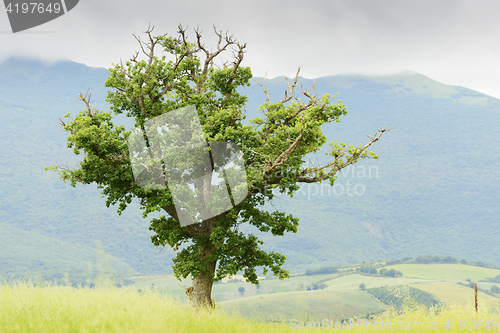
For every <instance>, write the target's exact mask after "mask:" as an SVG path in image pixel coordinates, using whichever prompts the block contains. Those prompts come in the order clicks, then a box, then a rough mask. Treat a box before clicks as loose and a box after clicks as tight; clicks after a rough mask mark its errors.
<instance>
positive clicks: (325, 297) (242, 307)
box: [220, 290, 385, 321]
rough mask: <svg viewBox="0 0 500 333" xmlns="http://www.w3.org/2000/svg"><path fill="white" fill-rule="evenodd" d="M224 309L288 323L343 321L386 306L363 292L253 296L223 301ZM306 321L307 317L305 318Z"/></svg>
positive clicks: (378, 310) (374, 311) (314, 292)
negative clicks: (322, 319) (301, 320)
mask: <svg viewBox="0 0 500 333" xmlns="http://www.w3.org/2000/svg"><path fill="white" fill-rule="evenodd" d="M220 306H221V308H222V309H224V310H225V311H227V312H229V313H233V312H237V313H239V314H241V315H244V316H245V317H248V318H253V319H263V320H277V321H288V320H290V319H291V318H304V316H305V317H307V318H311V319H312V318H329V319H333V320H340V319H342V318H351V317H354V316H361V315H364V314H367V313H372V314H373V313H377V312H380V311H381V310H383V309H384V308H385V307H384V306H383V305H382V304H380V302H378V301H377V300H376V299H374V298H373V297H372V296H371V295H370V294H368V293H366V292H362V291H361V290H343V291H330V290H313V291H309V292H289V293H277V294H267V295H262V296H251V297H247V298H241V299H234V300H230V301H225V302H221V303H220ZM304 319H305V318H304Z"/></svg>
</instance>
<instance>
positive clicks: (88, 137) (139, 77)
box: [51, 26, 386, 305]
mask: <svg viewBox="0 0 500 333" xmlns="http://www.w3.org/2000/svg"><path fill="white" fill-rule="evenodd" d="M152 31H153V29H148V30H147V31H146V32H145V35H146V40H145V41H143V40H141V38H140V37H138V36H135V35H134V37H135V38H136V39H137V41H138V43H139V46H140V51H139V52H137V53H136V54H135V55H134V56H133V57H132V58H131V59H130V60H129V61H126V62H125V63H123V62H120V63H119V64H116V65H114V67H112V68H111V69H110V75H109V78H108V79H107V81H106V84H105V85H106V87H109V88H112V89H114V90H112V91H110V92H109V93H108V96H107V102H108V103H109V105H110V109H111V110H110V111H109V112H108V111H100V110H97V109H96V108H95V107H93V106H92V104H91V101H90V95H85V96H84V95H82V94H81V95H80V99H81V100H82V101H83V102H84V104H85V110H84V111H81V112H80V113H79V114H78V115H77V116H75V117H74V118H73V119H69V120H62V119H61V124H62V125H63V127H64V129H65V130H66V131H67V132H68V133H69V136H68V138H67V142H68V148H71V149H73V151H74V153H75V154H82V155H83V158H82V161H81V162H80V165H79V166H78V167H77V168H75V169H69V168H67V167H61V166H55V167H51V168H52V169H56V170H58V171H59V172H60V175H61V178H62V179H63V180H65V181H70V182H71V184H72V185H73V186H75V185H76V183H83V184H91V183H95V184H97V186H98V188H99V189H101V191H102V194H103V197H105V198H106V205H107V206H108V207H109V206H111V205H117V206H118V213H119V214H121V212H123V210H124V209H126V207H127V206H128V205H129V204H130V203H131V202H132V200H133V199H136V200H138V202H139V203H140V208H141V209H142V211H143V216H144V218H146V217H147V216H148V215H149V214H150V213H153V212H164V213H166V215H163V216H161V217H159V218H152V219H151V225H150V230H152V231H153V232H154V236H152V242H153V243H154V245H156V246H167V245H168V246H170V247H172V248H173V249H174V250H175V251H177V252H178V253H177V257H176V258H174V260H173V262H174V266H173V269H174V274H175V275H176V276H177V277H178V278H187V277H188V276H190V277H192V278H193V287H192V288H191V289H190V290H189V292H188V291H187V293H188V295H189V296H190V298H191V299H192V300H193V302H194V303H195V304H198V305H206V304H211V303H212V300H211V298H210V295H211V289H212V284H213V282H215V281H219V280H221V279H222V278H224V277H228V276H229V277H230V276H232V275H235V274H237V273H238V272H240V271H242V272H243V276H244V277H245V278H246V280H247V281H248V282H251V283H254V284H258V280H257V274H256V268H258V267H263V269H264V273H267V271H268V270H271V271H272V272H273V274H274V275H275V276H277V277H279V278H280V279H283V278H286V277H288V272H287V271H286V270H284V269H283V268H282V265H283V264H284V262H285V256H284V255H282V254H279V253H276V252H272V251H270V252H267V251H265V250H264V249H262V247H261V245H262V244H263V242H262V241H261V240H259V239H258V238H257V237H256V236H255V235H253V234H245V233H243V232H242V231H241V230H240V228H239V226H240V225H241V224H242V223H249V224H250V225H253V226H254V227H255V228H257V229H258V230H259V231H261V232H271V234H272V235H274V236H283V235H284V234H285V232H297V226H298V224H299V221H298V219H297V218H295V217H293V216H292V215H290V214H286V213H285V212H279V211H273V212H270V211H267V210H265V209H263V208H262V206H263V205H264V204H265V203H266V202H268V201H270V200H272V199H273V196H274V193H275V192H274V191H273V189H276V190H275V191H279V192H281V193H286V194H288V195H290V196H293V193H294V192H295V191H297V190H298V189H299V185H300V183H315V182H322V181H328V182H329V183H330V185H332V186H333V184H334V181H335V179H336V173H337V172H338V171H340V170H342V169H343V168H345V167H347V166H349V165H351V164H353V163H356V162H357V161H358V160H359V159H361V158H364V157H367V158H377V155H376V154H375V153H373V152H370V151H368V150H367V149H368V147H370V146H371V145H372V144H373V143H374V142H376V141H378V140H379V138H380V137H381V135H382V134H383V133H384V132H385V131H386V129H385V128H384V129H381V130H377V133H376V135H375V136H373V137H371V138H370V140H369V141H368V143H366V144H365V145H358V146H353V145H348V144H346V143H343V142H340V143H339V142H332V143H330V150H329V152H328V153H327V154H328V155H329V156H330V161H329V162H328V163H326V164H324V165H322V166H317V167H304V159H305V157H306V156H307V155H308V154H310V153H313V152H317V151H318V150H319V149H320V148H321V147H322V146H323V145H324V144H325V143H326V141H327V138H326V137H325V136H324V135H323V133H322V130H321V127H322V126H323V125H325V124H328V123H332V122H338V121H339V119H340V117H341V116H343V115H346V113H347V111H346V108H345V106H344V105H343V104H342V103H341V102H340V101H336V102H335V101H334V97H332V96H331V95H329V94H325V95H323V96H321V97H318V96H317V95H315V93H314V88H309V89H304V88H303V87H302V85H300V84H299V82H298V75H299V71H300V68H299V71H298V72H297V75H296V76H295V78H292V79H290V80H288V79H287V80H286V84H287V87H286V91H285V95H284V97H283V99H281V100H279V101H272V100H271V98H270V96H269V94H268V90H266V87H265V79H264V80H263V81H262V82H261V83H260V84H261V86H262V89H263V94H265V96H266V102H265V103H264V104H263V105H261V106H260V112H261V114H262V116H261V117H257V118H254V119H251V120H250V125H244V124H243V123H242V120H243V119H244V117H245V104H246V102H247V97H246V96H244V95H242V94H241V93H240V92H239V91H238V88H239V87H244V86H248V85H250V79H251V78H252V72H251V70H250V68H249V67H243V66H242V62H243V58H244V54H245V48H246V44H242V43H239V42H238V41H237V40H236V39H235V38H234V37H232V36H230V35H228V34H227V33H225V34H224V33H222V32H221V31H217V30H216V29H215V28H214V33H215V35H216V37H217V43H216V46H215V47H214V48H213V49H212V48H209V47H208V46H206V45H205V44H204V43H203V41H202V32H201V31H200V30H198V29H196V30H195V31H194V38H193V39H189V38H188V34H187V29H184V28H182V27H181V26H179V30H178V32H177V35H176V36H168V35H160V36H153V34H152ZM226 53H230V54H231V56H230V60H224V61H222V60H221V58H222V55H224V54H226ZM298 90H300V91H298ZM192 106H194V108H195V110H196V113H197V115H198V118H199V123H200V125H201V128H202V131H203V136H204V138H203V139H204V141H205V142H206V143H207V144H208V148H207V149H208V151H210V150H211V149H210V147H214V146H211V145H212V144H215V143H217V142H219V143H220V142H223V143H224V142H227V143H230V144H232V145H234V146H237V147H239V149H240V150H241V154H242V160H243V164H244V168H245V171H246V173H245V175H246V183H245V184H244V186H245V187H246V188H245V192H244V193H246V194H245V196H244V198H243V200H242V201H241V202H239V203H237V204H236V203H235V204H234V205H233V206H232V207H231V208H230V209H228V210H226V211H224V212H222V213H220V214H218V215H216V216H212V217H210V218H207V219H204V220H202V221H201V222H199V223H193V224H189V225H185V226H182V225H181V223H180V222H179V215H178V210H177V209H176V207H175V203H174V198H173V195H172V192H171V190H170V188H169V186H170V183H171V182H172V179H170V182H169V179H168V177H167V176H166V175H165V174H164V173H161V172H160V173H159V175H160V177H164V181H165V184H168V185H169V186H166V188H145V187H141V186H139V185H138V184H137V182H136V179H134V172H133V168H132V163H131V155H130V150H129V145H128V142H129V141H128V140H129V138H130V136H131V135H132V131H126V130H125V128H124V127H123V126H117V125H115V124H114V123H113V115H119V114H126V115H127V116H128V117H131V118H133V119H134V120H135V127H136V129H138V130H139V132H141V131H142V133H143V134H144V138H145V140H146V141H147V137H146V135H145V132H146V127H147V126H148V124H149V122H150V121H151V120H153V119H155V118H156V117H159V116H161V115H164V114H166V113H169V112H171V111H173V110H178V109H181V108H186V107H192ZM66 117H67V118H69V114H68V115H67V116H66ZM148 147H149V148H151V149H152V150H154V149H158V148H157V147H156V148H155V147H154V143H151V142H150V143H148ZM211 152H212V153H214V151H213V149H212V151H211ZM212 155H213V154H212ZM184 162H185V161H184ZM155 163H156V165H157V167H158V168H159V170H160V171H161V170H164V169H165V167H166V164H167V163H166V161H165V160H164V159H162V158H157V159H156V161H155ZM175 163H183V161H180V160H179V161H176V162H175ZM145 167H147V169H148V170H150V167H148V166H145ZM209 167H211V168H212V169H214V168H215V167H216V162H215V161H214V159H212V164H211V165H209ZM209 169H210V168H209ZM205 171H206V170H205ZM209 171H210V170H209ZM206 175H208V176H206ZM205 176H206V177H204V178H203V179H202V181H198V182H195V183H194V188H193V191H194V192H195V193H197V195H198V197H199V198H200V201H201V202H202V204H203V205H208V201H209V196H207V195H206V193H207V190H210V189H211V186H212V182H213V179H211V178H212V177H213V176H212V173H210V172H209V173H206V172H205ZM231 190H232V189H231V188H229V186H228V191H231Z"/></svg>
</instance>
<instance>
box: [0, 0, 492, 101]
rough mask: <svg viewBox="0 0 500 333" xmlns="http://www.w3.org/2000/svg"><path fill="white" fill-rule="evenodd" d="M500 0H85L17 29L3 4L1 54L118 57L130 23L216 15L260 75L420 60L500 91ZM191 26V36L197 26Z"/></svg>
mask: <svg viewBox="0 0 500 333" xmlns="http://www.w3.org/2000/svg"><path fill="white" fill-rule="evenodd" d="M499 14H500V1H497V0H418V1H414V0H320V1H314V0H313V1H305V0H302V1H297V0H277V1H273V0H265V1H264V0H254V1H241V2H238V1H234V0H232V1H229V0H227V1H224V0H215V1H201V0H179V1H152V0H143V1H131V0H119V1H118V0H106V1H102V0H99V1H98V0H80V3H79V4H78V5H77V6H76V7H75V8H74V9H73V10H71V11H70V12H68V13H67V14H66V15H64V16H62V17H60V18H58V19H55V20H53V21H51V22H48V23H46V24H44V25H42V26H39V27H36V28H33V29H30V30H27V31H25V32H19V33H16V34H13V33H12V32H11V28H10V25H9V22H8V18H7V14H6V11H5V10H3V8H2V9H1V10H0V61H3V60H5V59H6V58H7V57H10V56H23V57H36V58H40V59H44V60H49V61H52V60H58V59H69V60H72V61H76V62H81V63H85V64H87V65H89V66H94V67H106V68H108V67H110V66H111V64H112V63H117V62H119V60H120V57H121V58H123V59H124V60H125V59H128V58H130V56H131V55H132V54H133V53H134V51H136V50H137V49H138V45H137V42H136V41H135V39H134V38H133V37H132V33H134V32H135V33H136V34H141V32H143V31H144V30H145V29H146V28H147V26H148V23H149V22H151V24H152V25H154V26H155V33H157V34H164V33H169V34H175V32H176V30H177V25H178V24H179V23H182V25H183V26H185V27H189V28H190V29H192V28H195V27H196V26H199V27H200V28H202V29H203V31H204V34H205V35H206V36H207V37H209V36H210V37H211V36H212V35H213V34H212V25H213V24H215V25H216V26H217V28H218V29H221V30H224V31H226V30H227V31H229V32H230V33H231V34H233V35H234V36H235V37H236V38H237V39H238V40H239V41H241V42H246V43H247V44H248V46H247V53H246V57H245V62H244V65H245V66H250V67H252V71H253V74H254V76H263V75H264V74H265V73H266V71H268V77H269V78H272V77H276V76H280V75H287V76H292V75H294V74H295V72H296V70H297V67H298V66H299V65H300V66H302V71H301V75H302V76H304V77H306V78H316V77H320V76H326V75H333V74H338V73H353V72H354V73H366V74H373V73H376V74H380V73H392V72H397V71H402V70H412V71H416V72H419V73H422V74H424V75H427V76H429V77H431V78H433V79H435V80H438V81H440V82H443V83H447V84H453V85H461V86H465V87H468V88H472V89H475V90H478V91H481V92H484V93H487V94H489V95H492V96H495V97H497V98H500V42H499V40H500V37H499V36H500V20H499V19H498V17H499ZM190 31H191V33H190V36H193V35H194V33H192V30H190Z"/></svg>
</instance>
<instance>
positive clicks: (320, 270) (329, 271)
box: [305, 266, 338, 275]
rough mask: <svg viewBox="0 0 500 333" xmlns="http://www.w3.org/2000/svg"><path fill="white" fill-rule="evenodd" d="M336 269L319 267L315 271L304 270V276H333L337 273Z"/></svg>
mask: <svg viewBox="0 0 500 333" xmlns="http://www.w3.org/2000/svg"><path fill="white" fill-rule="evenodd" d="M337 272H338V269H337V267H334V266H329V267H321V268H316V269H306V272H305V274H306V275H320V274H334V273H337Z"/></svg>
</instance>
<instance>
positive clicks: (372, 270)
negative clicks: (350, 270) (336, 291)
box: [356, 267, 382, 274]
mask: <svg viewBox="0 0 500 333" xmlns="http://www.w3.org/2000/svg"><path fill="white" fill-rule="evenodd" d="M356 271H358V272H361V273H365V274H377V269H376V268H375V267H358V268H356ZM381 274H382V273H381Z"/></svg>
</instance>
